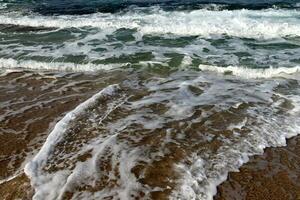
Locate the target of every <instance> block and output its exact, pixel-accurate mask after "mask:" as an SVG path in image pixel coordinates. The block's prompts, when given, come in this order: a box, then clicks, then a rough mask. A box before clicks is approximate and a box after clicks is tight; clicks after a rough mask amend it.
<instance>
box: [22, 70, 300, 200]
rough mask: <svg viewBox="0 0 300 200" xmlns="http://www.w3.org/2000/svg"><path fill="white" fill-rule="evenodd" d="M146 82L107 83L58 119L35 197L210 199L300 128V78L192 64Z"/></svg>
mask: <svg viewBox="0 0 300 200" xmlns="http://www.w3.org/2000/svg"><path fill="white" fill-rule="evenodd" d="M131 78H132V77H131ZM141 81H142V80H138V81H137V80H134V79H132V80H130V79H128V80H127V81H125V82H124V83H120V84H118V85H111V86H108V87H106V88H104V89H103V90H101V91H100V92H99V93H98V94H96V95H95V96H93V97H92V98H90V99H89V100H87V101H86V102H84V103H82V104H80V105H79V106H78V107H77V108H76V109H75V110H73V111H71V112H70V113H68V114H67V115H66V116H65V117H64V118H63V119H62V120H60V121H59V122H58V123H57V124H56V126H55V128H54V130H53V131H52V132H51V133H50V135H49V136H48V139H47V141H46V142H45V143H44V145H43V147H42V149H41V150H40V152H39V153H38V154H37V156H36V157H35V158H34V159H33V160H32V161H31V162H29V164H28V165H27V166H26V168H25V172H26V174H27V175H28V176H29V177H30V179H31V181H32V185H33V186H34V188H35V191H36V193H35V196H34V199H36V200H39V199H43V200H44V199H61V198H65V197H70V198H73V199H105V198H119V199H122V200H123V199H124V200H126V199H131V198H137V199H149V198H151V194H153V193H160V194H161V195H167V196H168V197H171V199H203V200H210V199H212V198H213V195H214V194H215V193H216V186H217V185H218V184H219V183H221V182H222V181H224V180H225V179H226V177H227V173H228V172H230V171H236V170H238V168H239V167H240V166H241V165H242V164H243V163H245V162H247V161H248V157H249V156H251V155H257V154H261V153H262V152H263V150H264V148H266V147H269V146H274V147H277V146H283V145H286V138H288V137H292V136H295V135H297V134H298V133H299V102H298V101H294V100H293V97H295V98H297V95H298V94H299V90H298V88H299V87H298V86H299V82H295V81H294V80H284V79H278V80H277V81H273V80H269V81H265V80H244V81H240V80H239V79H237V78H235V77H228V78H226V79H224V77H221V76H215V75H212V74H202V73H201V72H195V71H194V72H175V73H173V74H170V75H169V76H168V77H165V78H159V79H158V78H153V79H152V78H150V79H147V81H144V82H143V81H142V84H138V83H140V82H141ZM291 85H294V87H290V88H289V90H288V91H287V90H286V89H285V88H286V87H288V86H291ZM253 91H255V93H254V92H253ZM153 174H156V175H155V178H153ZM156 176H157V177H158V178H156Z"/></svg>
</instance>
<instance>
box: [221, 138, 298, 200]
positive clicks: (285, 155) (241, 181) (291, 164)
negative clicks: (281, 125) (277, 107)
mask: <svg viewBox="0 0 300 200" xmlns="http://www.w3.org/2000/svg"><path fill="white" fill-rule="evenodd" d="M225 199H226V200H240V199H246V200H289V199H290V200H299V199H300V137H299V136H297V137H294V138H292V139H290V140H289V141H288V144H287V146H286V147H280V148H268V149H266V151H265V153H264V154H263V155H261V156H254V157H252V158H251V159H250V161H249V162H248V163H246V164H245V165H243V166H242V167H241V168H240V172H234V173H230V174H229V177H228V179H227V181H225V182H224V183H223V184H221V185H220V186H219V187H218V194H217V195H216V197H215V200H225Z"/></svg>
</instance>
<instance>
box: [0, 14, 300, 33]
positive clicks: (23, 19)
mask: <svg viewBox="0 0 300 200" xmlns="http://www.w3.org/2000/svg"><path fill="white" fill-rule="evenodd" d="M298 18H299V12H298V11H294V10H275V9H269V10H259V11H253V10H233V11H228V10H222V11H210V10H205V9H202V10H195V11H190V12H184V11H170V12H166V11H162V10H159V9H153V10H152V11H151V12H128V13H125V14H124V13H122V14H102V13H96V14H90V15H82V16H39V15H30V16H15V15H14V16H11V15H2V16H1V17H0V24H15V25H22V26H33V27H40V26H43V27H55V28H71V27H77V28H78V27H85V26H90V27H95V28H100V29H103V30H105V31H108V30H110V31H111V30H117V29H120V28H129V29H137V30H138V31H140V32H141V33H142V34H167V33H171V34H176V35H200V36H204V37H206V36H214V35H223V34H226V35H229V36H235V37H247V38H276V37H284V36H300V24H299V20H297V19H298Z"/></svg>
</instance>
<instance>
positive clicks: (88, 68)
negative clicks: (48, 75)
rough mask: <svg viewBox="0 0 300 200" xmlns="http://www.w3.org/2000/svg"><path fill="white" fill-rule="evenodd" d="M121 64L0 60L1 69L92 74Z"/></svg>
mask: <svg viewBox="0 0 300 200" xmlns="http://www.w3.org/2000/svg"><path fill="white" fill-rule="evenodd" d="M122 66H123V65H122V64H107V65H104V64H92V63H89V64H75V63H64V62H38V61H33V60H22V61H18V60H15V59H12V58H9V59H5V58H0V68H1V69H18V68H19V69H30V70H50V71H73V72H92V71H99V70H111V69H115V68H118V67H122Z"/></svg>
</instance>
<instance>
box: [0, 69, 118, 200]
mask: <svg viewBox="0 0 300 200" xmlns="http://www.w3.org/2000/svg"><path fill="white" fill-rule="evenodd" d="M113 77H114V78H112V76H110V75H109V74H105V73H103V74H101V75H99V74H85V75H82V74H81V73H60V72H57V73H55V72H53V73H52V72H45V73H43V72H41V73H37V72H22V71H20V72H18V71H16V72H12V73H8V74H7V75H5V76H0V141H1V142H2V144H1V145H0V196H1V198H2V199H4V200H10V199H31V197H32V194H33V190H32V189H31V187H30V183H29V179H28V178H27V177H26V176H25V174H24V172H23V167H24V164H25V163H26V161H28V160H29V159H31V158H32V157H33V155H35V154H36V153H37V152H38V150H39V149H40V148H41V146H42V145H43V144H44V142H45V140H46V138H47V136H48V134H49V133H50V131H51V130H52V129H53V126H54V125H55V123H56V122H57V121H59V119H61V118H62V117H63V116H64V115H65V114H66V113H67V112H69V111H70V110H72V109H74V108H75V107H76V106H77V105H78V104H80V103H81V102H83V101H84V100H86V99H88V98H89V97H91V96H92V95H93V94H94V93H95V92H97V91H98V90H99V88H102V87H104V86H105V82H114V80H118V76H113ZM98 78H101V80H98ZM113 79H114V80H113ZM107 80H109V81H107Z"/></svg>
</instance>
